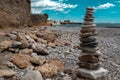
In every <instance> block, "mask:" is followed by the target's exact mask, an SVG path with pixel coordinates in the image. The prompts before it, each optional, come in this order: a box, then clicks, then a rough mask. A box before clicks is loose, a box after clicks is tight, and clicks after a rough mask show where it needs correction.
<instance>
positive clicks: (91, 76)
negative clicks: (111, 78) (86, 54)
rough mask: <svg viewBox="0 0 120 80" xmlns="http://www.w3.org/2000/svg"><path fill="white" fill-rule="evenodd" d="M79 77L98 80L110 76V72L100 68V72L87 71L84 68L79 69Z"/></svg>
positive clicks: (77, 71) (77, 72)
mask: <svg viewBox="0 0 120 80" xmlns="http://www.w3.org/2000/svg"><path fill="white" fill-rule="evenodd" d="M75 72H76V74H77V76H80V77H83V78H87V79H91V80H97V79H98V78H101V77H105V76H106V75H107V74H108V70H106V69H104V68H99V69H98V70H87V69H84V68H80V69H77V70H76V71H75Z"/></svg>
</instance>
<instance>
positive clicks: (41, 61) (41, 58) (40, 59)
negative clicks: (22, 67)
mask: <svg viewBox="0 0 120 80" xmlns="http://www.w3.org/2000/svg"><path fill="white" fill-rule="evenodd" d="M31 62H32V63H33V64H37V65H43V64H44V63H45V62H46V58H45V57H44V56H33V57H32V58H31Z"/></svg>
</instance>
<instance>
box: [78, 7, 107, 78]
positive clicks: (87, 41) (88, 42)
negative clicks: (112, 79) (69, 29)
mask: <svg viewBox="0 0 120 80" xmlns="http://www.w3.org/2000/svg"><path fill="white" fill-rule="evenodd" d="M86 10H87V11H86V15H85V18H84V23H83V25H82V26H81V31H80V41H81V44H80V49H81V50H82V53H81V54H80V56H79V58H78V59H79V62H78V65H79V67H80V69H79V70H78V71H79V75H80V76H82V77H85V78H89V79H96V78H98V77H101V76H103V75H106V74H107V70H105V69H103V68H100V54H101V53H100V51H99V48H98V47H97V46H98V42H97V41H96V38H95V37H94V36H95V35H96V28H95V26H96V25H95V24H94V15H93V14H94V8H90V7H88V8H86ZM92 71H94V72H92ZM101 73H102V74H101ZM99 74H100V75H99Z"/></svg>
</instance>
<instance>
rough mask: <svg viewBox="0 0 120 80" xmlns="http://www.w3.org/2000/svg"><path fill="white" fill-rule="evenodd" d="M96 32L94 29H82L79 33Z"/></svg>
mask: <svg viewBox="0 0 120 80" xmlns="http://www.w3.org/2000/svg"><path fill="white" fill-rule="evenodd" d="M95 31H96V29H95V28H89V27H88V28H84V29H82V30H81V31H80V32H81V33H87V32H95Z"/></svg>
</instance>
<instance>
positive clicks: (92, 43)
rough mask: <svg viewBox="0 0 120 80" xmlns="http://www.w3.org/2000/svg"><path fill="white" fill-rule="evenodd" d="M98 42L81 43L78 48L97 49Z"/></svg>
mask: <svg viewBox="0 0 120 80" xmlns="http://www.w3.org/2000/svg"><path fill="white" fill-rule="evenodd" d="M97 45H98V42H95V41H94V42H89V43H81V44H80V46H81V47H90V48H91V47H97Z"/></svg>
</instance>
